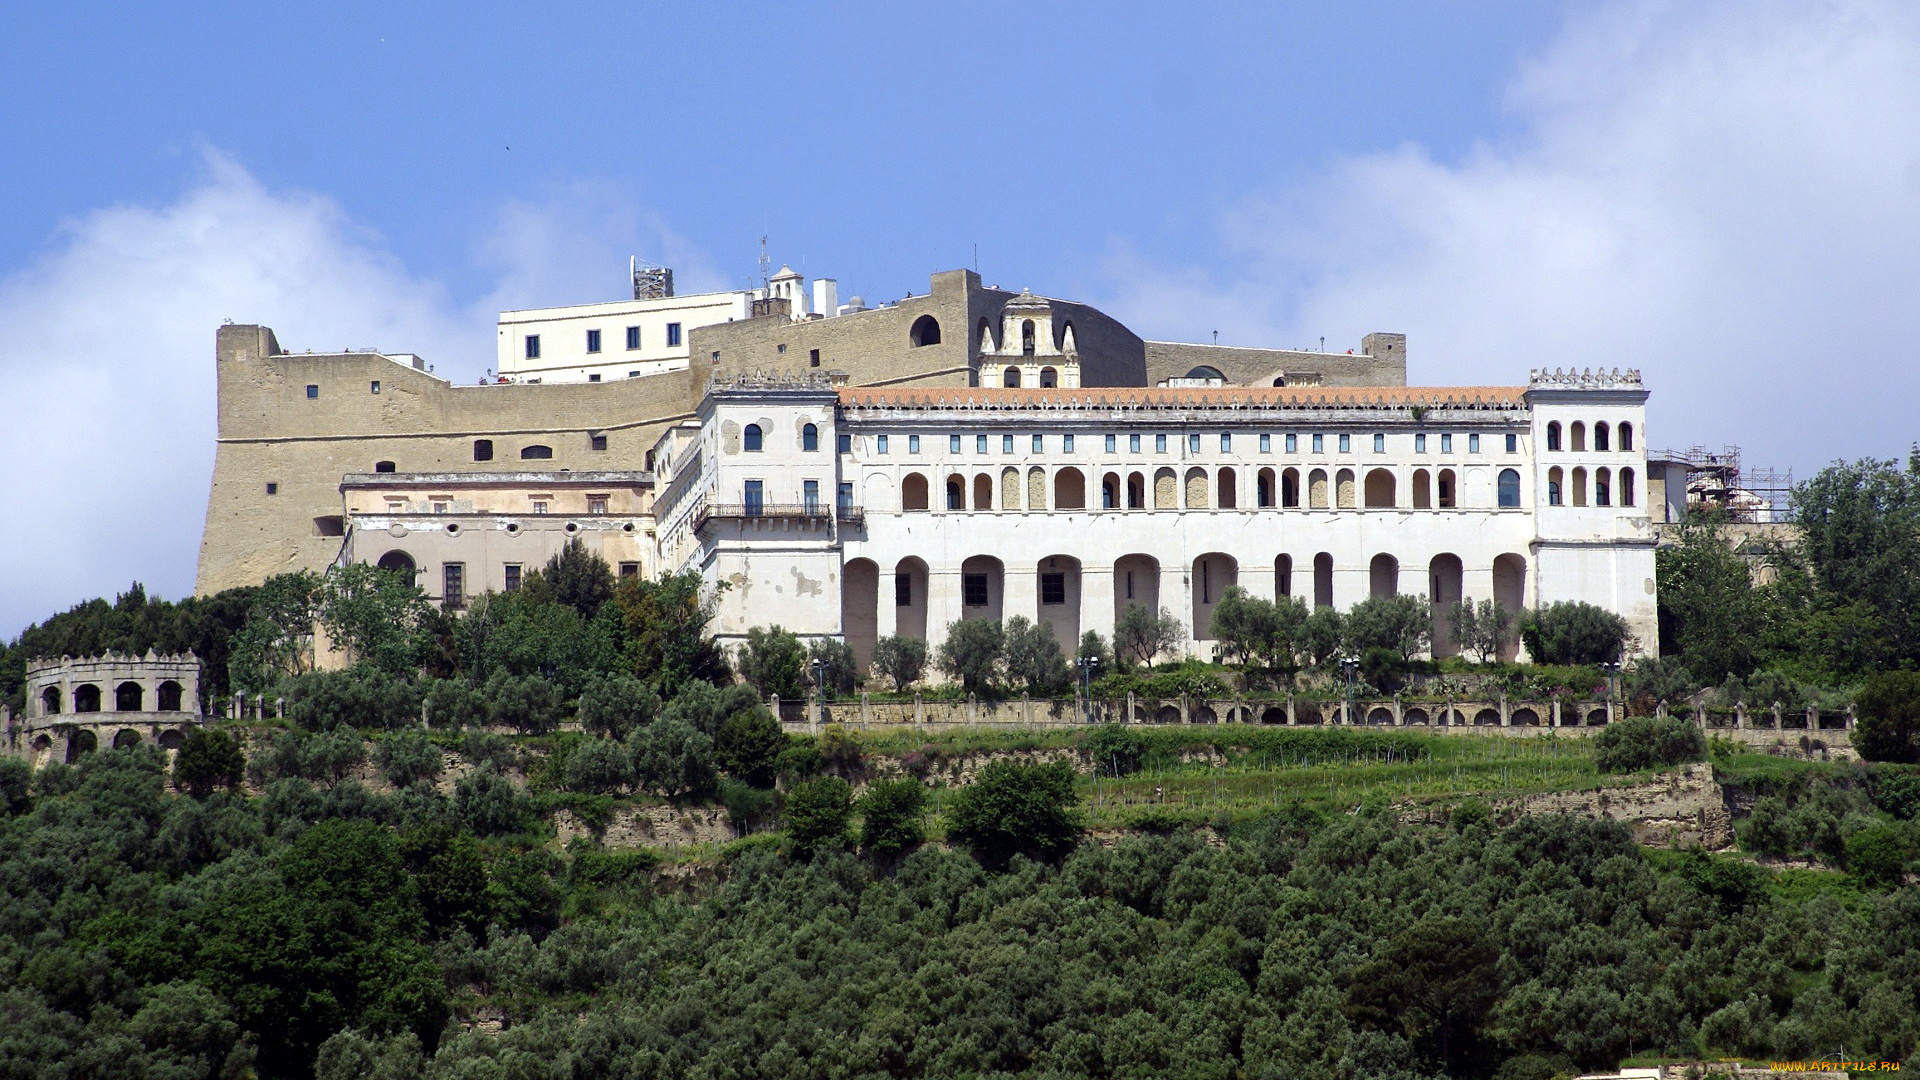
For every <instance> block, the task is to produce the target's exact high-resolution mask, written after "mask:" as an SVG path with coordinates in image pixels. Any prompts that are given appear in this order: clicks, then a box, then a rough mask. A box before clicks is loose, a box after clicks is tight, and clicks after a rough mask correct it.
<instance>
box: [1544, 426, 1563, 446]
mask: <svg viewBox="0 0 1920 1080" xmlns="http://www.w3.org/2000/svg"><path fill="white" fill-rule="evenodd" d="M1547 449H1549V450H1558V449H1560V421H1558V420H1550V421H1548V422H1547Z"/></svg>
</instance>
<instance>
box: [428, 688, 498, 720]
mask: <svg viewBox="0 0 1920 1080" xmlns="http://www.w3.org/2000/svg"><path fill="white" fill-rule="evenodd" d="M423 706H424V707H425V709H426V713H427V724H428V726H430V727H436V728H445V729H447V730H449V731H459V730H460V729H461V728H463V727H467V726H469V725H472V724H484V723H486V722H487V699H486V698H485V696H483V695H482V694H481V693H480V691H479V690H478V689H476V688H474V686H473V685H472V684H471V683H469V682H467V681H466V680H465V679H435V680H433V681H432V682H430V683H428V684H427V692H426V694H425V695H424V698H423Z"/></svg>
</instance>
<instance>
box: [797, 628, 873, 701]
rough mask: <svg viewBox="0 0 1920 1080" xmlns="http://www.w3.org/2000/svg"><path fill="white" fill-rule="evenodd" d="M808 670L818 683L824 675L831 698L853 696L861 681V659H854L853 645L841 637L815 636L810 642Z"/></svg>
mask: <svg viewBox="0 0 1920 1080" xmlns="http://www.w3.org/2000/svg"><path fill="white" fill-rule="evenodd" d="M816 665H818V666H817V667H816ZM807 671H808V673H809V674H812V675H814V678H813V680H812V681H814V682H815V683H816V684H817V683H818V682H819V680H820V677H821V675H824V677H825V680H826V684H827V696H828V697H830V698H835V697H841V698H844V697H852V696H853V691H854V689H855V687H857V686H858V685H859V682H860V661H858V660H856V659H854V656H853V646H851V645H849V644H847V643H846V642H845V641H844V640H842V639H840V638H814V639H813V640H812V641H810V642H808V643H807ZM816 673H818V674H816Z"/></svg>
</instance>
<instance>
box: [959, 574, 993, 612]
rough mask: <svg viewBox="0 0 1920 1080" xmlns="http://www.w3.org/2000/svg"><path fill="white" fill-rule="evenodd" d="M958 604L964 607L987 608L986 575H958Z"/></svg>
mask: <svg viewBox="0 0 1920 1080" xmlns="http://www.w3.org/2000/svg"><path fill="white" fill-rule="evenodd" d="M960 592H961V594H962V595H961V598H960V602H961V604H963V605H964V606H966V607H986V606H987V575H985V574H962V575H960Z"/></svg>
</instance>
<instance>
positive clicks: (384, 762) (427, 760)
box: [373, 728, 445, 788]
mask: <svg viewBox="0 0 1920 1080" xmlns="http://www.w3.org/2000/svg"><path fill="white" fill-rule="evenodd" d="M373 760H374V764H376V765H378V766H380V775H381V776H383V777H385V778H386V781H387V783H389V784H392V785H393V786H394V787H397V788H404V787H411V786H413V784H414V783H415V782H417V781H420V780H437V779H439V778H440V773H441V771H442V770H443V769H444V768H445V763H444V762H443V760H442V758H441V756H440V748H439V747H438V746H436V745H434V744H433V742H432V741H430V740H429V739H428V738H427V736H426V733H425V732H423V731H421V730H420V729H418V728H409V729H407V730H405V731H396V732H394V733H393V734H391V735H388V736H387V737H386V738H384V739H381V740H380V741H379V743H378V744H376V745H375V746H374V748H373Z"/></svg>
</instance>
